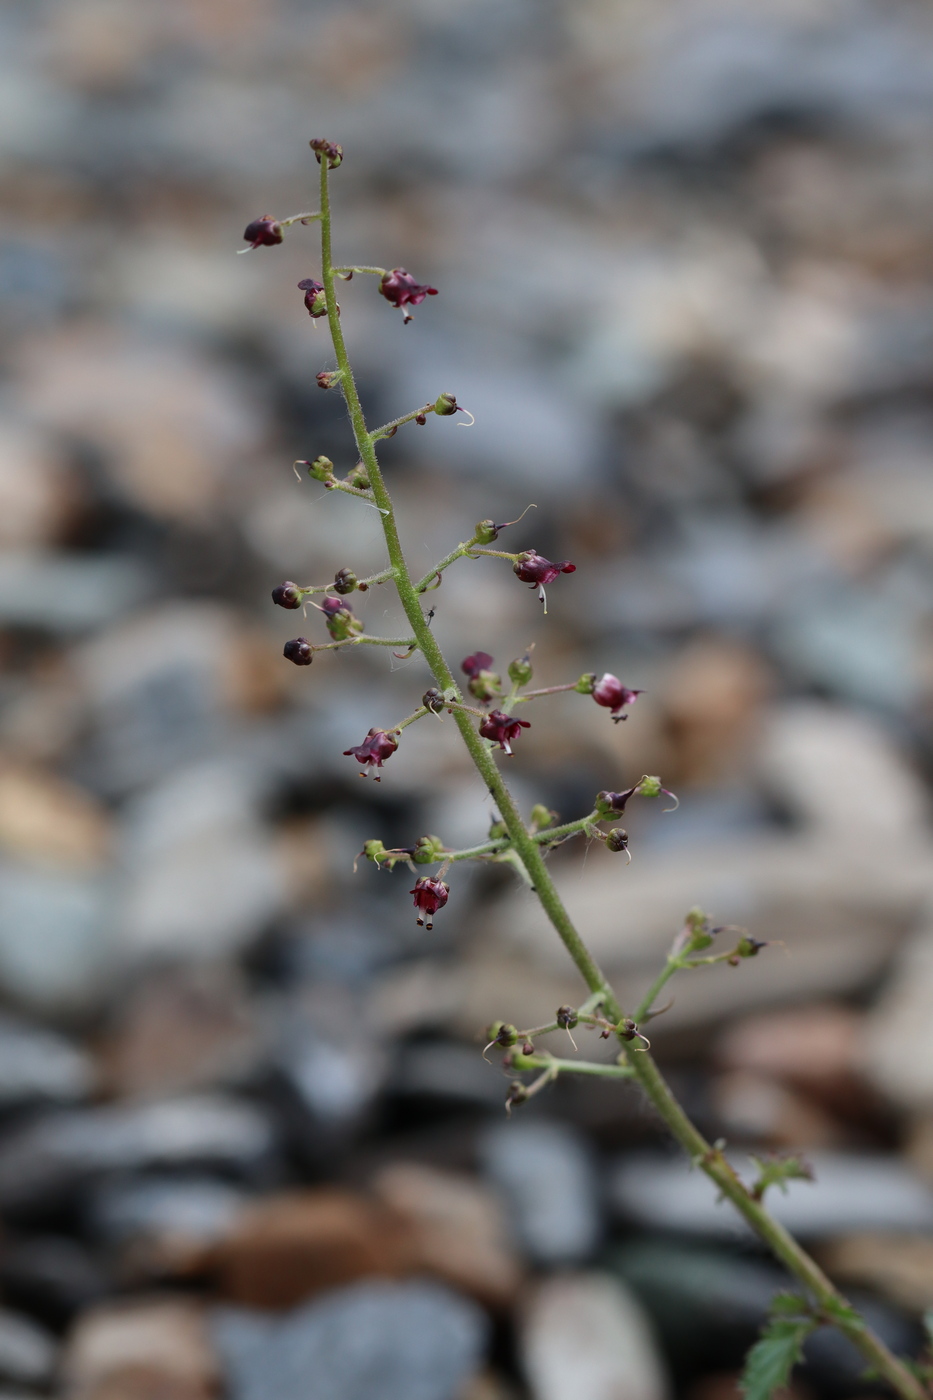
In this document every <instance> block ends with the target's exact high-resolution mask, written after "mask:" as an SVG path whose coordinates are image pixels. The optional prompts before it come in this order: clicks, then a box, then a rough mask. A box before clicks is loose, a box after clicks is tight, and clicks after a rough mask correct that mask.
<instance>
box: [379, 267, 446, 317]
mask: <svg viewBox="0 0 933 1400" xmlns="http://www.w3.org/2000/svg"><path fill="white" fill-rule="evenodd" d="M379 291H380V292H381V294H382V295H383V296H384V297H385V299H386V301H387V302H390V303H391V305H392V306H397V307H398V308H399V309H400V310H401V311H402V313H403V315H404V317H405V324H406V325H407V324H408V322H409V321H410V320H411V312H410V311H406V310H405V307H406V306H420V305H421V303H422V302H423V301H424V299H425V297H436V296H437V288H436V287H429V286H428V284H427V282H423V283H422V282H416V281H415V279H414V277H412V275H411V273H410V272H406V271H405V269H404V267H394V268H393V269H392V271H391V272H387V273H385V274H384V276H383V277H382V279H381V280H380V283H379Z"/></svg>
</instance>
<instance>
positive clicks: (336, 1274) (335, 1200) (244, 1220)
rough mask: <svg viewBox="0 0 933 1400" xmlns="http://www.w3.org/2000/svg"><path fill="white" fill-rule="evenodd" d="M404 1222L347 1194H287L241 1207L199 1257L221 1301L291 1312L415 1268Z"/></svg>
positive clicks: (381, 1207) (335, 1191) (375, 1204)
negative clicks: (361, 1282)
mask: <svg viewBox="0 0 933 1400" xmlns="http://www.w3.org/2000/svg"><path fill="white" fill-rule="evenodd" d="M413 1234H414V1232H413V1230H412V1228H411V1226H410V1225H409V1224H408V1222H407V1221H406V1220H405V1219H404V1217H402V1216H400V1215H397V1214H396V1213H395V1211H394V1210H392V1209H390V1208H389V1207H387V1206H385V1205H381V1204H380V1203H379V1202H377V1201H371V1200H368V1199H367V1198H366V1197H364V1196H359V1195H356V1194H354V1193H353V1192H350V1191H342V1190H338V1189H336V1188H321V1189H319V1190H311V1191H294V1192H289V1193H287V1194H283V1195H280V1196H271V1197H269V1198H268V1199H266V1200H263V1201H258V1202H256V1203H255V1204H252V1205H248V1206H247V1207H246V1208H245V1209H244V1210H243V1211H242V1213H241V1214H240V1216H239V1218H238V1219H237V1220H236V1221H235V1222H234V1224H233V1226H232V1228H231V1229H230V1231H229V1232H228V1233H226V1234H225V1235H224V1236H223V1237H222V1238H220V1239H219V1240H218V1241H217V1242H216V1243H215V1244H214V1245H213V1246H212V1247H211V1248H210V1249H209V1250H208V1251H207V1253H206V1255H205V1257H204V1259H203V1267H204V1269H205V1270H206V1271H208V1272H209V1273H211V1274H212V1275H213V1276H214V1277H215V1279H216V1282H217V1286H218V1288H219V1291H220V1293H221V1296H222V1297H224V1298H228V1299H230V1300H231V1301H232V1302H235V1303H240V1304H242V1305H243V1306H245V1307H254V1308H290V1307H294V1305H295V1304H296V1303H300V1302H302V1301H303V1300H304V1299H305V1298H309V1297H310V1296H311V1295H312V1294H314V1293H319V1292H321V1291H322V1290H325V1289H332V1288H338V1287H340V1286H341V1285H343V1284H347V1283H352V1282H355V1281H356V1280H357V1279H361V1278H366V1277H370V1276H373V1275H375V1276H382V1277H392V1276H397V1275H399V1274H404V1273H409V1272H412V1270H413V1269H414V1268H416V1267H417V1263H418V1255H417V1254H416V1252H415V1244H414V1239H413Z"/></svg>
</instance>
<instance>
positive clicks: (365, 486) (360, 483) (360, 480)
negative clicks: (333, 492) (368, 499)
mask: <svg viewBox="0 0 933 1400" xmlns="http://www.w3.org/2000/svg"><path fill="white" fill-rule="evenodd" d="M347 485H348V486H355V487H356V488H357V490H358V491H368V490H369V472H368V471H367V470H366V468H365V467H364V466H363V463H362V462H357V464H356V466H355V467H354V468H353V470H352V471H351V472H348V473H347Z"/></svg>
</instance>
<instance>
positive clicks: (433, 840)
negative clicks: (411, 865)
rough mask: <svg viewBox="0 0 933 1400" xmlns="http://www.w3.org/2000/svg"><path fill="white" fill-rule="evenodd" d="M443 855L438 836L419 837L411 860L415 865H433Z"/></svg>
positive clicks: (442, 846) (442, 844)
mask: <svg viewBox="0 0 933 1400" xmlns="http://www.w3.org/2000/svg"><path fill="white" fill-rule="evenodd" d="M443 853H444V843H443V841H442V840H441V838H440V837H439V836H419V837H418V840H417V841H416V842H415V847H414V850H413V851H412V853H411V858H412V860H413V861H414V862H415V864H416V865H433V864H434V863H435V862H436V861H439V860H440V859H441V857H442V855H443Z"/></svg>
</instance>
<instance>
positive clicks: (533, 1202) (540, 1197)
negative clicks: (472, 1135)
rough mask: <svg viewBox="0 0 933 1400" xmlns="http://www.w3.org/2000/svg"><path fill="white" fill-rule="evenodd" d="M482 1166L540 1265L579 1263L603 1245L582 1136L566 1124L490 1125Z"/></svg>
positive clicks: (483, 1141) (529, 1252)
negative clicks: (501, 1196) (499, 1192)
mask: <svg viewBox="0 0 933 1400" xmlns="http://www.w3.org/2000/svg"><path fill="white" fill-rule="evenodd" d="M480 1152H481V1157H482V1162H483V1167H484V1170H485V1173H486V1176H487V1179H488V1180H489V1181H490V1183H491V1184H492V1185H493V1186H495V1187H496V1188H497V1189H498V1190H499V1191H501V1192H502V1195H503V1196H504V1198H505V1200H506V1202H507V1204H508V1210H509V1220H510V1221H511V1223H512V1226H513V1228H514V1230H515V1234H516V1236H517V1239H518V1241H519V1243H520V1244H521V1246H522V1248H523V1249H524V1251H525V1253H526V1254H527V1255H528V1257H529V1258H530V1259H531V1260H533V1261H534V1263H536V1264H546V1265H549V1266H553V1265H555V1264H570V1263H577V1262H579V1261H581V1260H584V1259H587V1258H588V1257H589V1256H590V1255H591V1254H592V1253H593V1251H594V1250H595V1249H596V1246H597V1245H598V1244H599V1241H600V1237H601V1234H602V1222H601V1218H600V1210H599V1206H598V1202H597V1196H596V1181H595V1176H594V1172H593V1164H592V1162H591V1160H590V1156H589V1152H588V1149H587V1146H586V1144H585V1141H584V1139H583V1138H582V1137H581V1136H580V1135H579V1134H578V1133H577V1132H575V1131H574V1129H573V1128H571V1127H570V1126H569V1125H568V1124H565V1123H550V1122H535V1121H524V1122H523V1121H522V1120H520V1119H519V1120H516V1121H512V1122H507V1123H500V1124H496V1126H495V1127H491V1128H488V1129H487V1130H486V1131H485V1132H484V1134H483V1136H482V1138H481V1140H480Z"/></svg>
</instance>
